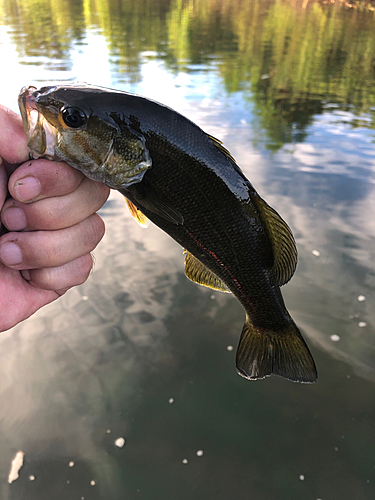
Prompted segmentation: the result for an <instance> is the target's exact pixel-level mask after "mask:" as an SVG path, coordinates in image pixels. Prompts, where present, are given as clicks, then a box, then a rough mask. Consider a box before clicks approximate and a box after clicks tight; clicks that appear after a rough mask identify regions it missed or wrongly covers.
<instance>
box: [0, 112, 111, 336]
mask: <svg viewBox="0 0 375 500" xmlns="http://www.w3.org/2000/svg"><path fill="white" fill-rule="evenodd" d="M0 131H1V133H0V210H1V222H2V226H5V227H6V228H7V229H8V230H9V231H10V232H8V233H6V234H3V235H2V236H1V237H0V332H1V331H5V330H7V329H9V328H11V327H12V326H15V325H16V324H17V323H19V322H20V321H23V320H24V319H26V318H28V317H29V316H31V315H32V314H34V312H36V311H37V310H38V309H40V308H41V307H43V306H44V305H46V304H48V303H50V302H52V301H53V300H55V299H57V298H58V297H60V296H61V295H62V294H63V293H65V292H66V291H67V290H68V289H69V288H71V287H72V286H75V285H79V284H81V283H83V282H84V281H86V279H87V278H88V276H89V274H90V271H91V269H92V266H93V260H92V256H91V254H90V252H91V251H92V250H93V249H94V248H95V247H96V245H97V244H98V243H99V241H100V240H101V239H102V237H103V235H104V223H103V221H102V219H101V218H100V217H99V216H98V215H97V214H96V213H95V212H96V211H97V210H99V208H100V207H101V206H102V205H103V204H104V203H105V201H106V199H107V198H108V195H109V189H108V188H107V187H106V186H105V185H104V184H102V183H98V182H94V181H91V180H89V179H88V178H86V177H84V176H83V175H82V174H81V173H80V172H79V171H78V170H75V169H73V168H72V167H70V166H69V165H67V164H66V163H62V162H52V161H48V160H44V159H40V160H28V158H29V153H28V149H27V144H26V137H25V133H24V130H23V126H22V122H21V118H20V117H19V116H18V115H16V114H15V113H13V112H12V111H10V110H8V109H6V108H4V107H3V106H1V105H0ZM17 167H18V168H17ZM8 190H9V194H10V196H11V197H9V198H8V199H6V198H7V193H8ZM2 229H3V227H1V228H0V230H2ZM0 234H1V233H0Z"/></svg>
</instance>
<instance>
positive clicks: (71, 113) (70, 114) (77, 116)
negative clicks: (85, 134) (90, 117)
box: [62, 108, 87, 128]
mask: <svg viewBox="0 0 375 500" xmlns="http://www.w3.org/2000/svg"><path fill="white" fill-rule="evenodd" d="M62 119H63V120H64V123H65V125H66V126H67V127H69V128H80V127H82V125H84V124H85V123H86V121H87V117H86V115H85V113H84V112H83V111H81V110H80V109H78V108H65V109H64V110H63V112H62Z"/></svg>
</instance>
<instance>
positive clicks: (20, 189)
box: [14, 177, 42, 201]
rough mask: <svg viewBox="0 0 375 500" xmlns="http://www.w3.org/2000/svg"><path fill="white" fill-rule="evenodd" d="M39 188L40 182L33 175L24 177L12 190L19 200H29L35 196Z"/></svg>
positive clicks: (38, 192)
mask: <svg viewBox="0 0 375 500" xmlns="http://www.w3.org/2000/svg"><path fill="white" fill-rule="evenodd" d="M41 190H42V188H41V186H40V182H39V181H38V179H35V177H24V178H23V179H20V180H19V181H17V182H16V183H15V185H14V191H15V193H16V196H17V199H18V200H19V201H29V200H32V199H33V198H36V197H37V196H38V195H39V194H40V192H41Z"/></svg>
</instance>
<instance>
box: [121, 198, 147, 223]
mask: <svg viewBox="0 0 375 500" xmlns="http://www.w3.org/2000/svg"><path fill="white" fill-rule="evenodd" d="M124 198H125V196H124ZM125 201H126V204H127V205H128V208H129V211H130V213H131V214H132V216H133V217H134V219H135V220H136V221H137V222H138V224H139V225H140V226H141V227H148V226H149V225H150V221H149V220H148V219H147V217H146V216H145V215H143V213H142V212H141V211H140V210H138V208H137V207H136V206H135V205H133V203H132V202H131V201H129V200H128V199H127V198H125Z"/></svg>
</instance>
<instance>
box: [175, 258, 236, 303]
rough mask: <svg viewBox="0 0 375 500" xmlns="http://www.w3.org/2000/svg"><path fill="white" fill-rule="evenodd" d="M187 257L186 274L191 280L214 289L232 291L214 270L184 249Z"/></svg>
mask: <svg viewBox="0 0 375 500" xmlns="http://www.w3.org/2000/svg"><path fill="white" fill-rule="evenodd" d="M184 253H185V254H186V257H185V275H186V277H187V278H189V280H191V281H194V283H198V285H203V286H207V287H208V288H212V289H213V290H218V291H220V292H226V293H231V291H230V290H229V288H228V287H227V285H226V284H225V283H224V282H223V281H221V279H220V278H218V277H217V276H216V274H214V273H213V272H212V271H210V270H209V269H207V267H206V266H204V265H203V264H202V263H201V262H200V261H199V260H198V259H197V258H196V257H194V255H193V254H191V253H190V252H188V251H187V250H184Z"/></svg>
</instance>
